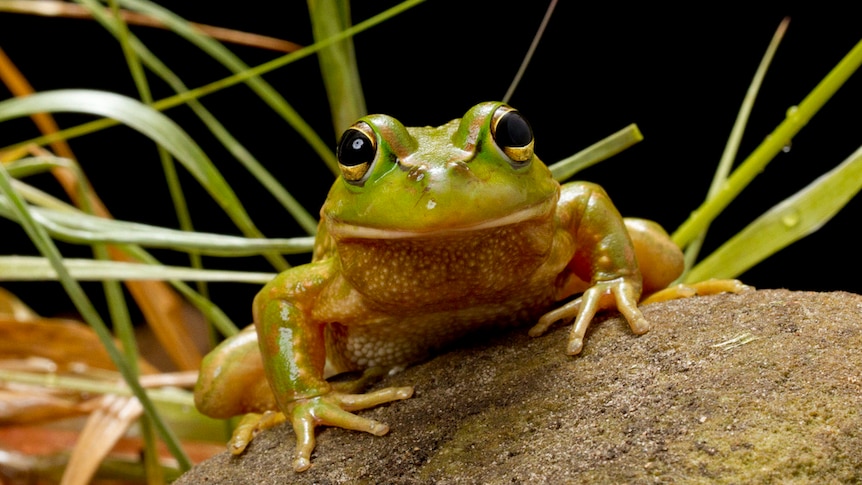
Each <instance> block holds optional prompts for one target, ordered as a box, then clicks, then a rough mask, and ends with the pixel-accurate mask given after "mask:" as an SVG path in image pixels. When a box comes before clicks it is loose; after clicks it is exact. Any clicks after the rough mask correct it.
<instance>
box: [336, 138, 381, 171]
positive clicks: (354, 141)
mask: <svg viewBox="0 0 862 485" xmlns="http://www.w3.org/2000/svg"><path fill="white" fill-rule="evenodd" d="M372 160H374V144H373V143H371V140H369V139H368V137H367V136H366V135H365V133H362V132H361V131H359V130H347V131H346V132H344V136H342V137H341V143H339V144H338V161H339V163H341V164H342V165H345V166H348V167H354V166H356V165H361V164H363V163H371V161H372Z"/></svg>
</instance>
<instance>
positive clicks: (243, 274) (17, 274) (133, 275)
mask: <svg viewBox="0 0 862 485" xmlns="http://www.w3.org/2000/svg"><path fill="white" fill-rule="evenodd" d="M63 264H65V265H66V268H67V269H68V270H69V274H70V275H71V276H72V277H73V278H75V279H76V280H78V281H101V280H119V281H124V280H158V281H170V280H180V281H222V282H225V281H227V282H232V283H251V284H266V283H269V281H270V280H272V279H273V278H274V277H275V276H276V273H254V272H248V271H224V270H212V269H198V268H186V267H182V266H162V265H157V264H142V263H128V262H122V261H110V260H97V259H64V260H63ZM58 278H59V277H58V275H57V272H56V271H55V270H54V268H53V267H52V266H51V263H50V261H48V260H47V259H45V258H40V257H36V256H0V281H42V280H45V281H57V279H58Z"/></svg>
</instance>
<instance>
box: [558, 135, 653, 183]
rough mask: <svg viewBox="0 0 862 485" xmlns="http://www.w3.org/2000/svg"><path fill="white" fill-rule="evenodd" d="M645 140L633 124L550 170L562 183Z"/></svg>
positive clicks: (565, 159) (560, 162) (561, 161)
mask: <svg viewBox="0 0 862 485" xmlns="http://www.w3.org/2000/svg"><path fill="white" fill-rule="evenodd" d="M643 139H644V137H643V135H642V134H641V132H640V130H639V129H638V127H637V125H635V124H631V125H629V126H626V127H625V128H623V129H622V130H620V131H618V132H616V133H613V134H612V135H609V136H607V137H605V138H604V139H603V140H599V141H597V142H596V143H593V144H592V145H590V146H588V147H587V148H584V149H583V150H581V151H579V152H578V153H575V154H574V155H572V156H570V157H568V158H564V159H562V160H560V161H559V162H557V163H555V164H553V165H551V166H550V167H548V168H549V169H550V170H551V174H552V175H553V176H554V179H555V180H557V181H559V182H562V181H564V180H568V179H569V178H570V177H571V176H572V175H574V174H576V173H578V172H580V171H581V170H583V169H585V168H587V167H590V166H593V165H595V164H597V163H599V162H602V161H604V160H607V159H608V158H610V157H612V156H614V155H616V154H617V153H620V152H622V151H623V150H625V149H627V148H629V147H631V146H632V145H634V144H635V143H639V142H640V141H641V140H643Z"/></svg>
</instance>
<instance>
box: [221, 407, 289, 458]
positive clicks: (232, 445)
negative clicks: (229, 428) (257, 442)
mask: <svg viewBox="0 0 862 485" xmlns="http://www.w3.org/2000/svg"><path fill="white" fill-rule="evenodd" d="M286 420H287V418H286V417H285V416H284V413H279V412H275V411H267V412H265V413H263V414H258V413H248V414H246V415H245V416H243V417H242V419H241V420H240V422H239V424H238V425H237V427H236V428H235V429H234V430H233V436H231V438H230V441H229V442H228V444H227V448H228V449H229V450H230V452H231V453H232V454H234V455H239V454H240V453H242V452H243V451H245V448H246V447H247V446H248V444H249V443H251V440H252V439H254V437H255V436H257V434H258V433H260V432H261V431H263V430H265V429H269V428H272V427H273V426H275V425H277V424H281V423H283V422H285V421H286Z"/></svg>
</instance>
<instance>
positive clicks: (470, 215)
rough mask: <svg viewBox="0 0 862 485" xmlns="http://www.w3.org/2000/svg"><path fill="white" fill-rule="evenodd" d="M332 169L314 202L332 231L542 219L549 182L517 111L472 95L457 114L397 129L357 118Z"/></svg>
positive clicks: (549, 206) (446, 230) (378, 235)
mask: <svg viewBox="0 0 862 485" xmlns="http://www.w3.org/2000/svg"><path fill="white" fill-rule="evenodd" d="M338 162H339V166H340V167H341V175H342V176H341V177H339V179H338V180H337V181H336V182H335V184H334V185H333V187H332V189H331V190H330V192H329V196H328V198H327V200H326V203H325V204H324V206H323V208H322V209H321V217H322V218H324V220H325V221H326V223H327V227H328V230H329V233H330V234H331V235H332V236H334V237H336V239H340V238H342V237H347V238H351V237H357V238H363V239H364V238H371V239H391V238H401V237H416V236H423V235H438V234H440V235H442V234H451V233H453V232H460V231H472V230H479V229H485V228H491V227H496V226H502V225H508V224H514V223H518V222H524V221H528V220H532V219H539V218H548V217H549V216H550V214H551V213H552V212H553V210H554V206H555V205H556V202H557V199H558V197H559V195H558V194H559V184H558V183H557V182H556V181H555V180H554V179H553V178H552V177H551V174H550V171H549V170H548V168H547V167H546V166H545V165H544V164H543V163H542V162H541V160H539V158H538V157H536V155H535V154H534V153H533V133H532V130H531V128H530V125H529V124H528V123H527V121H526V119H525V118H524V117H523V116H521V114H520V113H519V112H518V111H516V110H514V109H512V108H511V107H509V106H507V105H505V104H503V103H499V102H489V103H482V104H479V105H476V106H474V107H473V108H471V109H470V110H469V111H468V112H467V113H466V114H465V115H464V117H463V118H461V119H460V120H453V121H450V122H449V123H447V124H445V125H443V126H440V127H437V128H431V127H423V128H407V127H404V125H402V124H401V123H400V122H399V121H398V120H396V119H394V118H392V117H389V116H385V115H370V116H366V117H364V118H362V119H361V120H359V121H357V122H356V123H355V124H354V125H353V126H351V127H350V128H349V129H348V130H347V131H346V132H345V133H344V135H343V136H342V138H341V142H340V144H339V146H338Z"/></svg>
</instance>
